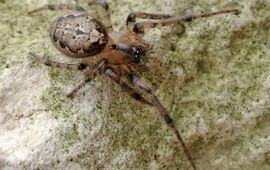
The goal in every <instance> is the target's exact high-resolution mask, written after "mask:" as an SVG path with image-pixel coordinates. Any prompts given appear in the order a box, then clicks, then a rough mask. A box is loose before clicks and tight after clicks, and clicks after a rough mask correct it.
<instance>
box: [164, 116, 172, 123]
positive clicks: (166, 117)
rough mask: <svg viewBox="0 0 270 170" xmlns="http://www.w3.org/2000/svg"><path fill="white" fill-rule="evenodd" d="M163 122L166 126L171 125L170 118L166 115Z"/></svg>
mask: <svg viewBox="0 0 270 170" xmlns="http://www.w3.org/2000/svg"><path fill="white" fill-rule="evenodd" d="M164 120H165V122H166V123H167V124H168V125H170V124H172V123H173V120H172V118H171V117H170V116H169V115H168V114H166V115H164Z"/></svg>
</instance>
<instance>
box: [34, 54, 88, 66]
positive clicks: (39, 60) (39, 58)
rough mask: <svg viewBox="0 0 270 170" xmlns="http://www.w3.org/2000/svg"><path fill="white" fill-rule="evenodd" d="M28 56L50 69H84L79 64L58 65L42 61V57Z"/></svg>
mask: <svg viewBox="0 0 270 170" xmlns="http://www.w3.org/2000/svg"><path fill="white" fill-rule="evenodd" d="M29 54H30V55H31V56H32V57H34V58H35V59H36V60H38V62H40V63H42V64H44V65H46V66H49V67H52V68H67V69H70V70H84V69H85V68H86V65H85V64H82V63H79V64H66V63H58V62H54V61H50V60H48V59H44V58H42V57H40V56H39V55H37V54H35V53H32V52H29Z"/></svg>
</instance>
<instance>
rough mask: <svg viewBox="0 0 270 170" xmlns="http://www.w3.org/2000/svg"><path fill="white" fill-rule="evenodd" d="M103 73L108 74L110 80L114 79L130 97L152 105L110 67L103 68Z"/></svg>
mask: <svg viewBox="0 0 270 170" xmlns="http://www.w3.org/2000/svg"><path fill="white" fill-rule="evenodd" d="M105 74H106V75H108V76H109V77H110V78H111V79H112V80H114V81H115V82H116V83H117V84H119V85H120V87H121V88H122V89H123V90H124V91H126V92H127V93H128V94H129V95H130V96H131V97H132V98H134V99H136V100H138V101H140V102H142V103H145V104H148V105H151V106H152V103H150V102H148V101H147V100H146V99H145V98H143V96H142V95H141V94H140V93H139V92H138V91H136V90H135V89H133V88H131V87H130V86H129V85H128V83H127V82H125V80H124V79H121V78H120V77H119V76H118V75H117V74H116V73H115V72H114V70H113V69H112V68H107V69H105Z"/></svg>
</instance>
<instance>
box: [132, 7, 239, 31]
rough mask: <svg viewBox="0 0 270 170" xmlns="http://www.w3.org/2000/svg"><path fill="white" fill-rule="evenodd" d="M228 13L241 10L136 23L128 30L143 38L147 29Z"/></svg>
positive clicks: (237, 12) (235, 11)
mask: <svg viewBox="0 0 270 170" xmlns="http://www.w3.org/2000/svg"><path fill="white" fill-rule="evenodd" d="M226 13H235V14H239V13H240V10H238V9H230V10H219V11H216V12H210V13H203V14H199V15H187V16H182V17H181V16H174V17H170V18H165V19H161V20H157V21H144V22H139V23H134V26H133V28H128V29H129V30H130V31H132V32H134V33H135V34H137V35H139V36H142V35H144V31H145V29H150V28H160V27H163V26H168V25H172V24H185V23H188V22H192V21H193V20H194V19H200V18H204V17H211V16H214V15H219V14H226ZM146 16H147V15H146ZM150 16H151V15H150ZM165 16H166V15H165ZM128 19H129V18H128ZM130 20H131V21H130V22H127V24H128V23H132V22H135V21H134V19H130ZM128 27H131V26H128Z"/></svg>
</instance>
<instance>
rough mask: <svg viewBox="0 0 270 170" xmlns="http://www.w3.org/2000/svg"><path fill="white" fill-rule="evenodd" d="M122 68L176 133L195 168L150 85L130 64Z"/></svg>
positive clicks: (190, 158)
mask: <svg viewBox="0 0 270 170" xmlns="http://www.w3.org/2000/svg"><path fill="white" fill-rule="evenodd" d="M122 68H123V69H124V70H125V71H126V74H127V75H128V77H129V80H130V82H132V83H133V84H134V85H136V86H137V87H139V88H140V89H142V90H143V91H144V92H145V93H147V94H148V95H149V96H150V98H151V103H152V104H153V106H154V107H155V108H156V109H157V110H158V111H159V113H160V115H161V117H162V118H163V119H164V121H165V122H166V124H167V125H168V126H169V127H170V128H171V129H172V130H173V132H174V134H175V135H176V137H177V139H178V141H179V143H180V144H181V147H182V149H183V150H184V153H185V155H186V157H187V158H188V160H189V162H190V164H191V166H192V167H193V169H196V165H195V163H194V161H193V158H192V156H191V153H190V152H189V150H188V148H187V147H186V145H185V143H184V140H183V139H182V137H181V135H180V132H179V131H178V129H177V128H176V126H175V124H174V121H173V119H172V118H171V117H170V115H169V112H168V111H167V109H166V108H164V106H163V105H162V104H161V103H160V101H159V99H158V97H157V96H156V95H155V94H153V92H152V90H151V89H150V87H149V86H148V85H147V84H146V83H144V82H143V81H142V80H141V78H140V77H139V75H138V74H137V73H136V72H135V71H134V70H133V69H132V67H131V66H129V65H125V66H123V67H122Z"/></svg>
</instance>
